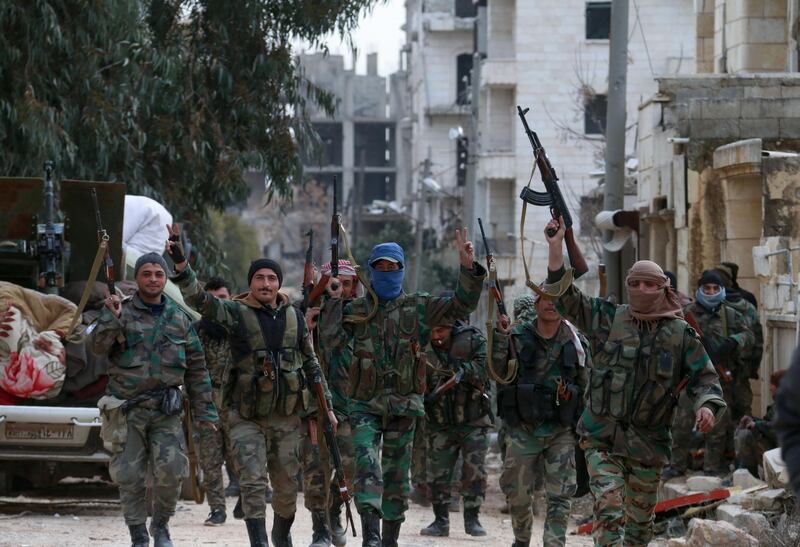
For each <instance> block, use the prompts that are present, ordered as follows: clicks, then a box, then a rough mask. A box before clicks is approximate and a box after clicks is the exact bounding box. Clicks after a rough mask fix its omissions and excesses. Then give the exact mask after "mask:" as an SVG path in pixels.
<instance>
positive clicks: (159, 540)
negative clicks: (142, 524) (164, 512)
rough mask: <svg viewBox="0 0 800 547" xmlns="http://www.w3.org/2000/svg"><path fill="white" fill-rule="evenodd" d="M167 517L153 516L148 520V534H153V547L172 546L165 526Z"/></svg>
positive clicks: (167, 520)
mask: <svg viewBox="0 0 800 547" xmlns="http://www.w3.org/2000/svg"><path fill="white" fill-rule="evenodd" d="M167 522H169V517H166V518H165V517H156V516H154V517H153V520H152V521H151V522H150V535H151V536H153V547H173V546H172V540H171V539H170V537H169V527H168V526H167Z"/></svg>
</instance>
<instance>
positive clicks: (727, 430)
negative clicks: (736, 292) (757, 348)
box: [670, 301, 754, 473]
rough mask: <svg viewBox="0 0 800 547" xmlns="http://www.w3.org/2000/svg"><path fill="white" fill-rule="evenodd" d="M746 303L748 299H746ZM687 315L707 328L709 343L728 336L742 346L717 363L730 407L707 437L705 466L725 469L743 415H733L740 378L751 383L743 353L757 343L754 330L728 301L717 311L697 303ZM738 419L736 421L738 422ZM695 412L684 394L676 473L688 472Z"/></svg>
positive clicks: (675, 443)
mask: <svg viewBox="0 0 800 547" xmlns="http://www.w3.org/2000/svg"><path fill="white" fill-rule="evenodd" d="M743 302H744V301H743ZM684 314H685V315H687V316H688V315H689V314H691V315H693V316H694V318H695V319H696V320H697V324H698V326H699V327H700V329H701V330H702V331H703V340H705V341H706V343H709V341H710V342H711V343H718V342H719V341H720V340H723V339H725V338H728V337H730V338H733V339H734V340H735V341H736V343H737V345H738V347H737V349H736V350H735V354H734V355H732V357H731V358H730V359H726V360H725V362H722V363H716V365H718V366H719V367H720V368H718V373H720V372H721V371H723V370H724V371H725V372H726V373H728V374H729V375H730V376H729V377H728V378H725V377H722V376H723V375H724V374H723V375H720V376H721V377H720V385H721V386H722V392H723V396H724V397H725V402H726V403H727V405H728V410H727V412H725V414H723V416H722V417H721V419H720V420H719V421H718V422H717V423H716V424H715V425H714V429H712V430H711V431H710V432H709V433H707V434H706V436H705V451H704V457H703V459H704V461H703V469H704V471H706V472H708V473H719V472H722V471H725V470H726V468H725V465H726V454H727V453H730V452H732V451H733V430H734V428H735V427H736V424H737V423H738V418H740V417H741V416H732V414H733V411H732V409H733V408H735V405H736V400H737V398H738V394H737V385H740V382H737V379H738V378H740V377H744V378H745V379H746V381H747V383H748V384H749V382H750V380H749V378H750V370H749V364H748V363H747V361H745V360H743V359H742V355H743V354H745V353H746V352H748V351H749V350H750V348H751V346H752V344H753V340H754V337H753V333H752V332H751V331H750V329H748V328H747V323H746V320H745V318H744V317H743V316H742V315H741V314H739V313H737V312H736V311H735V310H734V309H733V308H731V307H730V306H728V305H727V304H726V303H723V304H721V305H720V307H719V309H717V310H716V311H713V312H712V311H709V310H707V309H706V308H705V307H703V306H702V305H701V304H699V303H698V302H693V303H691V304H689V305H688V306H686V308H685V309H684ZM734 420H735V421H734ZM693 425H694V412H693V410H692V404H691V401H689V399H688V397H686V396H681V398H680V402H679V404H678V411H677V412H676V414H675V419H674V422H673V425H672V456H671V459H670V467H672V468H673V469H674V470H675V471H676V472H681V473H682V472H684V471H685V470H686V467H687V463H688V458H689V446H690V445H691V443H692V428H693Z"/></svg>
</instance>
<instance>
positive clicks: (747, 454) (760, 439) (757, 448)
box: [734, 369, 786, 477]
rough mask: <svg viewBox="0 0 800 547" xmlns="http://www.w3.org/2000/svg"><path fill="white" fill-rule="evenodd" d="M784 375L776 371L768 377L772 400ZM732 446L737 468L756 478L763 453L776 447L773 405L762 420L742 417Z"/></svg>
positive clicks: (782, 372)
mask: <svg viewBox="0 0 800 547" xmlns="http://www.w3.org/2000/svg"><path fill="white" fill-rule="evenodd" d="M784 374H786V370H785V369H782V370H776V371H775V372H773V373H772V376H770V377H769V392H770V395H772V399H773V400H774V399H775V395H776V394H777V393H778V388H779V387H780V385H781V380H782V379H783V375H784ZM734 444H735V446H736V465H737V467H739V468H742V467H743V468H745V469H747V470H748V471H750V473H752V474H753V476H754V477H758V464H759V462H761V461H762V459H763V458H762V456H763V455H764V452H766V451H767V450H772V449H773V448H775V447H777V446H778V439H777V437H776V435H775V405H774V404H771V405H769V406H768V407H767V412H766V413H765V414H764V417H763V418H754V417H753V416H742V419H741V420H739V426H738V427H737V428H736V433H735V436H734Z"/></svg>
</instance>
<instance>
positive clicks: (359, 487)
mask: <svg viewBox="0 0 800 547" xmlns="http://www.w3.org/2000/svg"><path fill="white" fill-rule="evenodd" d="M415 423H416V418H414V417H409V416H389V417H388V418H387V419H386V421H385V423H384V417H383V416H380V415H376V414H365V413H354V414H351V415H350V425H351V427H352V428H353V451H354V453H355V458H356V476H355V500H356V508H357V509H358V512H359V513H365V512H368V511H375V512H377V513H378V514H379V515H381V516H382V517H383V519H384V520H392V521H396V520H399V521H401V522H402V521H403V520H405V516H404V514H405V512H406V510H407V509H408V494H409V491H410V487H409V481H408V476H409V469H410V467H411V446H412V444H413V440H414V426H415ZM381 441H382V442H381Z"/></svg>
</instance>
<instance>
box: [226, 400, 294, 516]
mask: <svg viewBox="0 0 800 547" xmlns="http://www.w3.org/2000/svg"><path fill="white" fill-rule="evenodd" d="M228 421H229V424H230V439H231V447H232V449H233V455H234V458H235V459H236V468H237V470H238V471H239V487H240V489H241V492H242V510H243V511H244V518H246V519H249V518H262V519H263V518H264V515H265V513H266V509H267V503H266V501H265V500H264V496H265V494H266V490H267V471H269V480H270V482H271V483H272V488H273V496H272V509H273V511H274V512H275V513H277V514H278V515H280V516H281V517H283V518H291V517H292V516H294V513H295V511H296V509H297V472H298V471H299V470H300V458H299V455H300V436H301V434H302V433H301V424H300V418H299V417H297V416H296V415H292V416H280V415H278V414H271V415H270V416H269V417H268V418H262V419H258V420H245V419H244V418H242V417H241V416H239V413H238V412H236V410H233V409H231V410H230V412H229V415H228Z"/></svg>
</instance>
